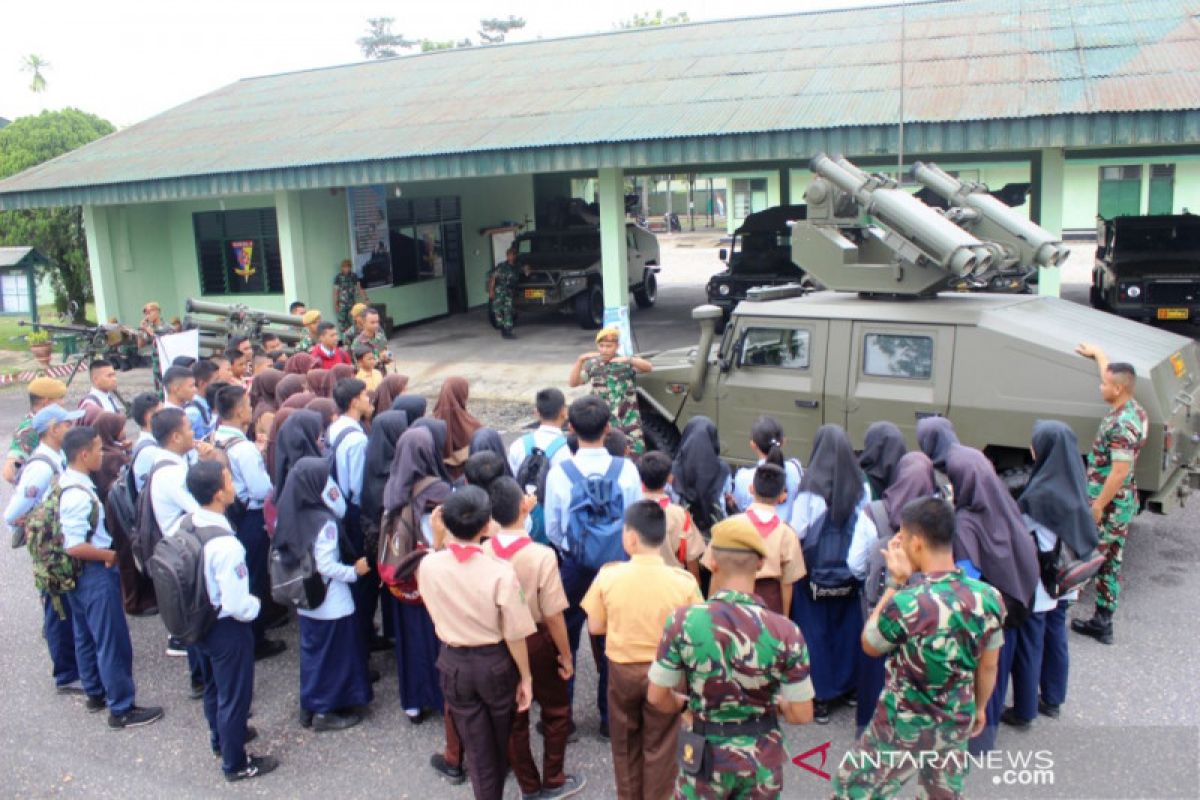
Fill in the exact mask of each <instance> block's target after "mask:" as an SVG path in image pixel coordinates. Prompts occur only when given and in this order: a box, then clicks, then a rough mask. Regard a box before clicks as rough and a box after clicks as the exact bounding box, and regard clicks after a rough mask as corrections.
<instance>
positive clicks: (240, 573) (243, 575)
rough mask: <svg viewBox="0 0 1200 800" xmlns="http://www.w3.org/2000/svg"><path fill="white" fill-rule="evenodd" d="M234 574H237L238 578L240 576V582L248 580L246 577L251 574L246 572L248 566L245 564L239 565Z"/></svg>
mask: <svg viewBox="0 0 1200 800" xmlns="http://www.w3.org/2000/svg"><path fill="white" fill-rule="evenodd" d="M233 572H234V574H235V575H237V576H238V579H239V580H244V579H245V578H246V575H248V574H249V573H248V572H247V570H246V565H245V563H242V564H238V565H237V568H236V569H234V571H233Z"/></svg>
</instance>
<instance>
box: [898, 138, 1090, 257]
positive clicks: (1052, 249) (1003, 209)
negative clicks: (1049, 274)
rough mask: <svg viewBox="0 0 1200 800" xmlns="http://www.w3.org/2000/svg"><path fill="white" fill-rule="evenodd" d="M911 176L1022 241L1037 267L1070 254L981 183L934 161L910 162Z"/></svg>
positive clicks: (947, 200)
mask: <svg viewBox="0 0 1200 800" xmlns="http://www.w3.org/2000/svg"><path fill="white" fill-rule="evenodd" d="M912 176H913V178H914V179H915V180H916V181H917V182H919V183H920V184H921V185H923V186H925V187H927V188H928V189H929V190H930V191H932V192H935V193H936V194H938V195H939V196H941V197H942V198H943V199H945V200H946V202H948V203H950V204H951V205H955V206H959V207H962V208H969V209H972V210H973V211H975V212H976V213H978V214H979V215H980V216H982V217H984V218H986V219H987V220H988V221H989V222H991V223H992V224H993V225H996V226H997V227H999V228H1000V229H1002V230H1004V231H1006V232H1007V233H1009V234H1010V235H1012V236H1015V237H1016V238H1018V239H1020V240H1022V241H1023V242H1025V243H1026V245H1027V246H1028V247H1029V249H1030V251H1031V260H1032V261H1033V263H1034V264H1036V265H1038V266H1039V267H1057V266H1058V265H1060V264H1061V263H1062V262H1064V261H1066V259H1067V256H1068V255H1070V252H1069V251H1068V250H1067V248H1066V247H1064V246H1063V244H1062V241H1061V240H1060V239H1057V238H1056V237H1055V236H1053V235H1052V234H1051V233H1050V232H1049V231H1047V230H1046V229H1045V228H1043V227H1041V226H1040V225H1038V224H1036V223H1034V222H1032V221H1031V220H1028V219H1026V218H1024V217H1022V216H1021V215H1020V214H1017V213H1016V212H1014V211H1013V210H1012V209H1011V208H1009V207H1008V206H1007V205H1005V204H1004V203H1003V202H1001V201H1000V200H998V199H996V198H995V197H993V196H992V195H990V194H988V193H987V192H986V191H984V190H983V187H980V186H977V185H968V184H964V183H963V182H962V181H960V180H958V178H955V177H954V176H953V175H950V174H947V173H946V172H945V171H943V170H942V169H941V168H940V167H938V166H937V165H936V164H923V163H921V162H920V161H917V162H916V163H914V164H913V166H912Z"/></svg>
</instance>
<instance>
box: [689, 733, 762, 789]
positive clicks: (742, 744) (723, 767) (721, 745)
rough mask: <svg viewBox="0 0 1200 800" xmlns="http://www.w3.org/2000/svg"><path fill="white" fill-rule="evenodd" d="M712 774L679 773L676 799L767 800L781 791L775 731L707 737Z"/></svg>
mask: <svg viewBox="0 0 1200 800" xmlns="http://www.w3.org/2000/svg"><path fill="white" fill-rule="evenodd" d="M709 742H710V747H711V748H712V750H711V756H712V773H711V774H710V775H709V776H708V777H706V778H699V777H696V776H694V775H688V774H687V773H685V772H683V771H682V770H680V773H679V778H678V779H677V780H676V781H675V797H676V800H679V798H684V800H718V799H721V800H723V799H724V798H738V799H739V800H768V798H776V797H779V796H780V794H781V793H782V792H783V761H784V750H783V739H782V737H781V735H780V734H779V732H778V731H774V732H772V733H769V734H766V735H764V736H760V737H757V738H755V737H751V736H739V737H721V738H719V739H718V738H716V737H709Z"/></svg>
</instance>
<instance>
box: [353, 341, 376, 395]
mask: <svg viewBox="0 0 1200 800" xmlns="http://www.w3.org/2000/svg"><path fill="white" fill-rule="evenodd" d="M351 355H353V356H354V363H355V364H356V365H357V366H358V372H356V373H355V374H354V377H356V378H358V379H359V380H360V381H362V382H363V383H365V384H366V385H367V391H368V392H373V391H375V390H376V389H378V388H379V384H381V383H383V373H382V372H380V371H379V370H378V369H376V365H377V364H378V360H377V359H376V358H375V351H374V350H372V349H371V348H370V347H367V346H366V345H363V344H356V345H355V346H354V350H353V352H352V353H351Z"/></svg>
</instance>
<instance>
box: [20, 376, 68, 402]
mask: <svg viewBox="0 0 1200 800" xmlns="http://www.w3.org/2000/svg"><path fill="white" fill-rule="evenodd" d="M29 393H30V394H31V395H33V396H34V397H40V398H42V399H43V400H62V399H63V398H64V397H66V396H67V385H66V384H65V383H63V382H62V381H60V380H58V379H57V378H47V377H45V376H42V377H40V378H34V379H33V380H32V381H30V382H29Z"/></svg>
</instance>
